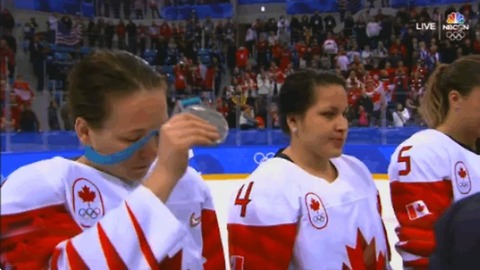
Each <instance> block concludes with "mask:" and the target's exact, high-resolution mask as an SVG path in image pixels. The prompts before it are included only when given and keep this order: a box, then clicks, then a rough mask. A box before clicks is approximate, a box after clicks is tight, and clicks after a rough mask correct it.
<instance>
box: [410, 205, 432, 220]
mask: <svg viewBox="0 0 480 270" xmlns="http://www.w3.org/2000/svg"><path fill="white" fill-rule="evenodd" d="M405 207H406V208H407V214H408V218H409V219H410V220H415V219H419V218H421V217H424V216H426V215H429V214H431V213H430V211H429V210H428V208H427V205H426V204H425V203H424V202H423V201H415V202H412V203H410V204H407V206H405Z"/></svg>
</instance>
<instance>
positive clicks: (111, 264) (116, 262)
mask: <svg viewBox="0 0 480 270" xmlns="http://www.w3.org/2000/svg"><path fill="white" fill-rule="evenodd" d="M97 231H98V238H99V239H100V244H101V245H102V250H103V253H104V255H105V259H106V260H107V264H108V268H109V269H115V270H117V269H118V270H121V269H125V270H127V269H128V268H127V266H126V265H125V262H124V261H123V260H122V258H121V257H120V255H119V254H118V252H117V250H116V249H115V247H114V246H113V244H112V242H110V239H108V236H107V234H106V233H105V231H104V230H103V228H102V224H100V223H97ZM125 244H126V245H128V243H125Z"/></svg>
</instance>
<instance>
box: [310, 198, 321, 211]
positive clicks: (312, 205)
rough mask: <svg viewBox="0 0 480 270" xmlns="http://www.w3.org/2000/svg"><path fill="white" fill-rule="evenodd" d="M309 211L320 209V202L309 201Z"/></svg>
mask: <svg viewBox="0 0 480 270" xmlns="http://www.w3.org/2000/svg"><path fill="white" fill-rule="evenodd" d="M310 209H312V210H313V211H315V212H316V211H318V210H319V209H320V202H319V201H317V200H315V199H311V200H310Z"/></svg>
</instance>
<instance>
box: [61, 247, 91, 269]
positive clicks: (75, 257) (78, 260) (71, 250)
mask: <svg viewBox="0 0 480 270" xmlns="http://www.w3.org/2000/svg"><path fill="white" fill-rule="evenodd" d="M65 252H66V253H67V258H68V264H69V266H70V269H71V270H84V269H85V270H88V266H87V265H86V264H85V262H84V261H83V259H82V257H80V254H78V252H77V250H76V249H75V247H74V246H73V244H72V242H71V241H68V242H67V245H66V247H65Z"/></svg>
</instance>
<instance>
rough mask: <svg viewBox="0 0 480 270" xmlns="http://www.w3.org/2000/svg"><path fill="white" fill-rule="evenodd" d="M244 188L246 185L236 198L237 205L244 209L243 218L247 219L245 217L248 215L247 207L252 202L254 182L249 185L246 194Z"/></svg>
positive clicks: (242, 211) (241, 213)
mask: <svg viewBox="0 0 480 270" xmlns="http://www.w3.org/2000/svg"><path fill="white" fill-rule="evenodd" d="M244 187H245V184H243V185H242V187H241V188H240V190H239V191H238V193H237V197H235V205H240V206H241V207H242V208H241V210H240V216H241V217H245V215H246V214H247V205H248V204H249V203H250V202H251V201H252V200H250V193H251V192H252V188H253V182H250V183H248V186H247V190H246V191H245V194H244V193H243V189H244Z"/></svg>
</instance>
